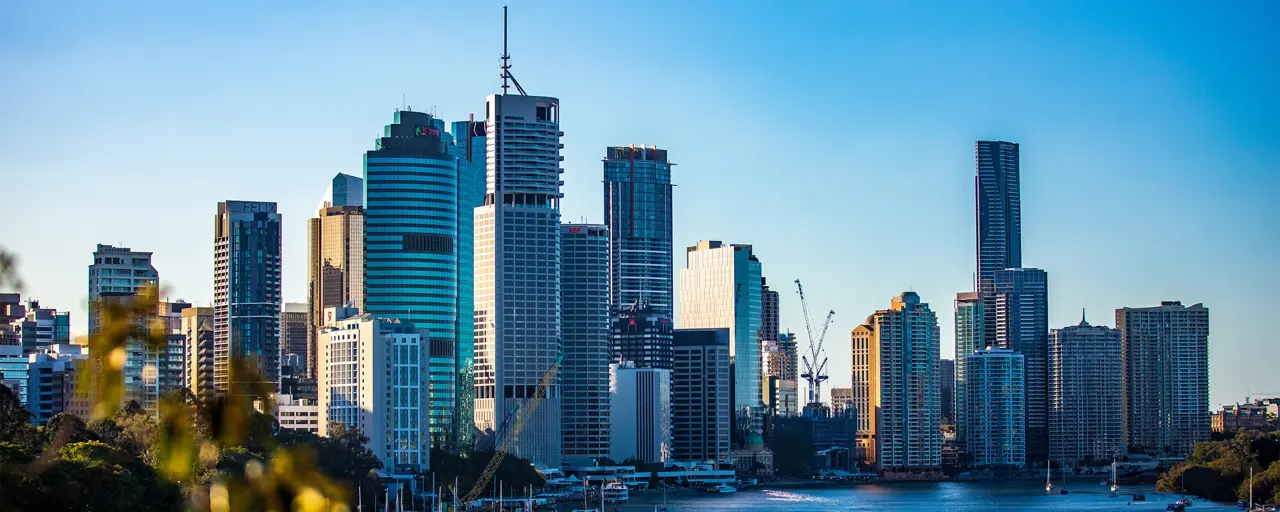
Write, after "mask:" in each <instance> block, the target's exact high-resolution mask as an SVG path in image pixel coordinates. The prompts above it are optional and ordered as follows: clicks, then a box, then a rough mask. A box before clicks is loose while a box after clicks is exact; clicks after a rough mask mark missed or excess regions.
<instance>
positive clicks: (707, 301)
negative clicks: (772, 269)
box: [680, 240, 763, 421]
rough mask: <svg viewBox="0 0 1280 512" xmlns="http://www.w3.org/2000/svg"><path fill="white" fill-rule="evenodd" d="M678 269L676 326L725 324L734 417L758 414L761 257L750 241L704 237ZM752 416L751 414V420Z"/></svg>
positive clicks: (696, 326)
mask: <svg viewBox="0 0 1280 512" xmlns="http://www.w3.org/2000/svg"><path fill="white" fill-rule="evenodd" d="M686 257H687V263H686V266H685V268H684V269H681V270H680V327H681V328H682V329H715V328H727V329H729V338H730V339H731V340H732V342H731V344H730V345H729V356H730V361H731V364H732V365H733V389H734V392H733V397H732V398H733V407H734V417H735V418H736V417H737V416H739V414H740V413H742V412H744V411H749V412H750V414H751V416H752V417H753V418H760V417H762V415H763V414H762V413H763V400H762V390H761V389H760V387H761V377H762V375H763V374H762V372H761V366H762V365H761V356H762V351H761V346H760V338H759V330H760V319H761V312H760V307H761V306H760V302H761V300H760V294H761V292H762V288H761V286H760V283H761V282H762V281H761V275H760V274H761V268H760V260H759V259H757V258H756V257H755V255H754V254H753V253H752V251H751V246H750V245H740V244H724V243H721V242H718V241H714V240H702V241H700V242H698V244H697V245H694V246H692V247H689V248H688V250H687V251H686ZM753 421H754V420H753Z"/></svg>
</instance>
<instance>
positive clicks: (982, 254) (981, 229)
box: [973, 140, 1047, 348]
mask: <svg viewBox="0 0 1280 512" xmlns="http://www.w3.org/2000/svg"><path fill="white" fill-rule="evenodd" d="M974 160H975V162H976V165H977V174H976V176H975V177H974V181H973V191H974V199H975V201H976V204H977V212H976V214H977V215H976V216H977V236H978V243H977V248H978V255H977V256H978V258H977V260H978V266H977V273H976V275H975V276H974V278H975V286H976V287H977V288H976V290H977V291H978V293H980V294H982V295H983V298H984V300H983V303H984V306H985V308H984V309H983V313H984V314H985V315H986V316H985V317H984V320H985V321H984V322H983V327H984V328H985V329H986V330H985V333H984V336H983V341H984V343H983V345H995V341H996V330H995V329H996V322H995V314H996V308H995V297H994V295H992V294H993V292H994V286H995V284H994V278H995V273H996V271H998V270H1004V269H1006V268H1018V267H1021V266H1022V201H1021V199H1020V197H1021V196H1020V194H1019V192H1018V182H1019V163H1018V162H1019V157H1018V144H1016V143H1013V142H1004V141H988V140H983V141H978V142H977V143H975V144H974ZM1046 335H1047V334H1046ZM975 348H980V347H975Z"/></svg>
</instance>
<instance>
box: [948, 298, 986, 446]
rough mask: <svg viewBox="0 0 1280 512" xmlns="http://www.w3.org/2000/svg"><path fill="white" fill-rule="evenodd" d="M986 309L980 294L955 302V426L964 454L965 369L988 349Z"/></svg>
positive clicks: (957, 442) (958, 444)
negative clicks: (979, 352)
mask: <svg viewBox="0 0 1280 512" xmlns="http://www.w3.org/2000/svg"><path fill="white" fill-rule="evenodd" d="M984 307H985V305H984V304H983V300H982V295H980V294H979V293H977V292H964V293H957V294H956V300H955V312H956V314H955V324H956V329H955V344H956V346H955V351H956V359H955V363H954V365H955V385H954V387H953V391H952V400H953V403H955V404H956V408H955V422H956V423H955V425H956V447H957V448H958V449H960V450H961V451H963V450H964V444H965V437H966V435H967V432H966V422H967V418H966V415H967V414H968V410H967V409H966V407H965V405H964V404H965V397H966V396H968V395H967V393H968V391H967V390H966V389H965V385H966V381H967V378H968V377H967V375H966V374H967V371H966V369H965V367H964V363H965V357H966V356H968V355H969V354H972V353H973V352H974V351H976V350H982V349H984V348H986V341H985V339H984V336H986V334H985V333H986V329H985V327H984V325H983V322H984V321H985V315H984V312H983V309H984Z"/></svg>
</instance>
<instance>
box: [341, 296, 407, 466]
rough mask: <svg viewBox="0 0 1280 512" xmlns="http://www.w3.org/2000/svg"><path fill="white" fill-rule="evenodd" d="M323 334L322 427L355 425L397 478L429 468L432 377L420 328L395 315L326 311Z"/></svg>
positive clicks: (369, 446) (349, 309)
mask: <svg viewBox="0 0 1280 512" xmlns="http://www.w3.org/2000/svg"><path fill="white" fill-rule="evenodd" d="M324 318H325V320H326V321H327V326H326V327H325V328H324V329H321V331H320V341H319V344H318V345H319V346H320V375H319V382H318V392H317V395H318V396H319V400H318V403H317V409H318V412H319V422H318V423H319V430H320V435H321V436H327V435H328V432H329V422H331V421H333V422H340V423H344V424H346V425H348V426H351V427H355V428H358V429H360V431H361V432H363V433H364V434H365V435H367V436H369V443H368V445H367V446H368V448H369V449H370V450H372V451H373V453H374V455H377V457H378V459H379V460H381V461H382V465H383V470H384V471H387V472H389V473H391V474H393V475H396V476H406V475H414V474H417V473H421V472H423V471H425V470H426V469H427V468H429V467H430V461H431V445H430V438H429V437H428V436H429V431H428V424H427V420H428V418H429V411H428V409H429V406H430V403H429V400H430V396H429V393H428V390H427V388H428V386H429V381H428V380H426V379H423V378H422V376H423V375H426V374H427V372H428V365H429V362H428V358H429V354H428V353H427V351H428V350H429V348H430V345H431V342H430V335H429V334H428V333H427V332H426V330H425V329H422V328H420V327H419V326H417V325H415V324H413V323H412V322H409V321H407V320H402V319H399V318H375V317H373V316H372V315H360V314H359V311H358V310H357V309H356V308H327V309H325V313H324Z"/></svg>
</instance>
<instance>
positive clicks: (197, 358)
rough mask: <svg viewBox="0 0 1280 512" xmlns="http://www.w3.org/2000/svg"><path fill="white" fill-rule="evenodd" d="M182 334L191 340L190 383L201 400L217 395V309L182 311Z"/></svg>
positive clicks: (188, 356) (189, 356)
mask: <svg viewBox="0 0 1280 512" xmlns="http://www.w3.org/2000/svg"><path fill="white" fill-rule="evenodd" d="M180 332H181V334H182V336H183V338H184V339H185V340H186V342H187V350H186V354H187V372H186V385H187V389H190V390H191V394H193V395H195V396H196V398H198V399H200V401H205V400H209V399H211V398H213V396H214V393H215V389H216V388H215V387H214V385H213V360H214V357H213V308H201V307H193V308H187V309H184V310H182V327H181V331H180Z"/></svg>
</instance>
